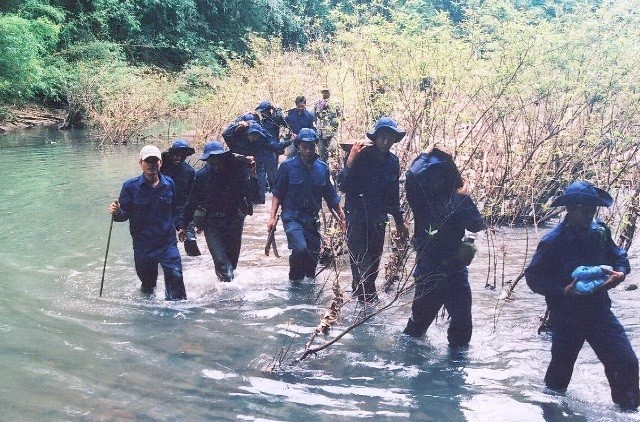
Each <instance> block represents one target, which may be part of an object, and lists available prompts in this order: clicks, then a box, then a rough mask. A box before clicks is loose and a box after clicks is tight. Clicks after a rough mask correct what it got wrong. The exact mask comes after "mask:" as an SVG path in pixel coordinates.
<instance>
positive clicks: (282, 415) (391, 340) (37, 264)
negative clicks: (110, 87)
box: [0, 129, 640, 422]
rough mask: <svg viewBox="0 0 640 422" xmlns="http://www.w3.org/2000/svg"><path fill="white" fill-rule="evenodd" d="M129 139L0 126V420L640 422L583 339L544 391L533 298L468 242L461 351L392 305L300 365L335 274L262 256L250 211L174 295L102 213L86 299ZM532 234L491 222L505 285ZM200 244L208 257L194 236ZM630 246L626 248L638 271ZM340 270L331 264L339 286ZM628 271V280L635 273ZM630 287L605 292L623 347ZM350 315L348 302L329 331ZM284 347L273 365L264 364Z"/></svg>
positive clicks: (129, 164) (262, 218) (129, 165)
mask: <svg viewBox="0 0 640 422" xmlns="http://www.w3.org/2000/svg"><path fill="white" fill-rule="evenodd" d="M160 146H161V147H163V148H164V147H166V146H167V145H160ZM139 148H140V145H133V146H118V147H115V148H113V149H110V150H107V151H98V150H97V149H96V146H95V144H94V143H92V142H91V141H89V140H87V138H86V135H85V134H84V133H82V132H70V133H60V132H57V131H56V130H49V129H38V130H34V131H26V132H21V133H19V134H11V135H3V136H0V187H1V189H0V191H1V192H2V200H1V201H0V222H1V223H0V224H1V230H0V283H1V286H2V291H3V292H4V293H3V294H2V295H0V356H1V357H0V373H1V376H0V409H2V410H1V411H0V415H1V416H0V419H1V420H6V421H12V420H15V421H28V420H34V421H45V420H72V421H76V420H78V421H129V420H137V421H165V420H166V421H204V420H215V421H218V420H229V421H231V420H233V421H309V422H311V421H341V420H350V421H353V420H381V421H382V420H391V421H431V420H433V421H463V420H469V421H541V420H548V421H555V420H575V421H582V420H598V421H600V420H640V417H639V416H638V415H637V414H629V413H622V412H620V411H619V410H618V409H617V408H616V407H615V406H614V405H613V404H612V402H611V399H610V394H609V388H608V385H607V382H606V378H605V375H604V370H603V367H602V365H601V364H600V363H599V362H598V360H597V359H596V357H595V355H594V353H593V351H592V350H591V349H590V348H589V346H588V345H585V347H584V348H583V350H582V352H581V354H580V356H579V358H578V363H577V365H576V370H575V372H574V376H573V379H572V382H571V384H570V386H569V389H568V391H567V394H566V395H565V396H555V395H551V394H549V393H547V392H545V390H544V386H543V381H542V380H543V377H544V372H545V370H546V366H547V364H548V361H549V358H550V352H549V349H550V345H551V343H550V339H549V338H548V337H546V336H544V335H543V336H539V335H538V334H537V333H536V328H537V325H538V316H539V315H540V314H541V313H542V312H543V311H544V309H545V306H544V300H543V298H542V297H541V296H537V295H534V294H533V293H531V292H530V291H529V289H528V288H527V286H526V285H525V283H524V282H522V283H521V284H520V285H519V286H518V287H517V288H516V300H515V301H513V302H509V303H506V304H505V303H503V302H500V303H499V304H498V306H497V307H496V303H497V302H496V300H497V298H498V295H499V293H500V284H501V279H502V270H501V268H500V267H501V266H502V264H501V263H499V268H498V271H499V273H500V274H498V276H497V278H498V279H497V283H498V289H496V290H488V289H485V287H484V285H485V279H486V271H487V268H488V255H487V246H486V241H485V240H484V239H483V237H482V236H480V238H479V239H478V240H477V242H478V245H479V253H478V256H477V258H476V260H475V261H474V263H473V264H472V266H471V267H470V273H471V282H472V290H473V294H474V305H473V311H474V334H473V338H472V341H471V345H470V347H469V349H468V351H467V352H466V353H450V352H449V350H448V347H447V344H446V328H447V322H446V319H445V320H442V319H439V320H438V321H437V322H436V323H435V324H434V325H433V326H432V327H431V328H430V329H429V331H428V333H427V335H426V337H425V338H423V339H419V340H409V339H406V338H404V337H403V336H401V335H400V333H401V332H402V329H403V328H404V325H405V323H406V319H407V317H408V315H409V312H410V308H409V304H408V303H407V300H404V301H403V303H402V304H401V305H400V306H396V307H394V308H392V309H390V310H388V311H385V312H383V313H381V314H380V315H378V316H376V317H374V318H373V319H372V320H370V321H368V322H367V323H366V324H365V325H363V326H361V327H358V328H356V329H355V330H354V331H352V332H351V333H349V334H347V335H346V336H345V337H343V338H342V339H341V340H340V341H339V342H338V343H337V344H335V345H334V346H333V347H331V348H329V349H327V350H325V351H322V352H320V353H319V354H318V355H316V356H311V357H309V358H307V359H305V360H304V361H302V362H297V363H296V362H295V361H294V358H295V357H298V356H300V354H301V351H302V350H303V348H304V345H305V344H306V343H307V341H308V340H309V338H310V335H311V333H312V331H313V329H314V327H315V326H316V325H317V323H318V322H319V318H320V317H321V315H322V314H323V312H324V307H325V306H326V304H327V302H328V300H329V293H330V288H329V286H330V279H328V278H329V277H331V276H332V274H330V273H329V272H328V271H326V272H324V273H322V274H321V276H320V277H319V278H318V280H316V281H315V282H304V283H302V284H300V285H292V284H291V283H290V282H289V281H288V280H287V259H286V256H288V253H287V252H286V246H285V245H286V242H285V240H284V235H283V233H282V231H281V230H280V231H279V232H278V235H277V239H278V244H279V249H280V252H281V253H282V255H283V257H281V258H279V259H278V258H275V257H273V256H271V257H265V256H264V253H263V247H264V240H265V227H266V221H267V206H264V205H263V206H259V207H257V208H256V213H255V215H254V216H253V217H249V218H247V221H246V224H245V233H244V239H243V242H244V243H243V251H242V254H241V257H240V264H239V269H238V271H237V273H236V274H237V276H236V279H235V280H234V281H233V282H232V283H228V284H222V283H219V282H218V281H216V280H215V276H214V272H213V263H212V261H211V257H210V256H209V254H208V253H206V254H204V255H203V256H200V257H186V256H185V257H184V258H183V266H184V269H185V284H186V288H187V294H188V296H189V299H188V300H187V301H184V302H179V303H168V302H165V301H164V300H162V296H163V295H162V293H161V292H159V294H158V296H159V298H151V299H149V298H144V297H142V296H141V295H140V294H139V292H138V288H139V282H138V280H137V277H136V275H135V272H134V269H133V253H132V249H131V238H130V236H129V232H128V223H116V224H115V225H114V228H113V234H112V239H111V250H110V253H109V257H108V265H107V270H106V277H105V285H104V293H103V296H102V298H99V297H98V291H99V287H100V279H101V274H102V266H103V262H104V261H103V259H104V254H105V247H106V243H107V233H108V231H109V214H108V213H107V205H108V203H109V202H110V201H111V200H112V199H113V198H115V197H117V195H118V193H119V190H120V186H121V184H122V182H123V181H124V180H125V179H126V178H129V177H132V176H135V175H137V174H139V167H138V164H137V153H138V151H139ZM544 231H545V229H543V230H541V231H539V232H537V233H536V232H535V231H533V230H529V231H528V234H527V232H526V231H525V230H524V229H502V230H499V231H498V233H497V240H496V246H497V247H500V246H502V245H503V244H504V245H505V247H506V251H507V255H506V256H507V258H506V263H505V271H504V272H505V279H506V280H508V279H513V278H515V277H516V276H517V275H518V274H519V272H520V271H521V269H522V265H523V261H524V260H525V254H526V249H527V242H526V238H527V236H528V237H529V238H530V239H529V242H528V244H529V246H528V248H529V253H531V250H532V249H533V248H534V247H535V244H536V242H537V239H538V238H539V236H540V235H541V234H542V233H544ZM638 243H640V242H639V241H636V244H638ZM199 244H200V248H201V250H202V251H203V252H204V251H206V244H205V242H204V236H200V238H199ZM180 248H182V246H180ZM637 255H638V247H637V246H635V247H634V248H633V249H632V250H631V258H632V265H633V266H634V267H635V268H638V267H639V264H640V262H639V261H638V258H637ZM348 273H349V270H348V266H346V265H343V266H342V267H341V279H342V280H343V285H344V286H345V287H347V286H349V285H350V281H349V277H348ZM637 274H638V272H636V273H632V275H630V276H629V278H628V281H627V282H626V283H640V276H638V275H637ZM490 279H491V282H493V275H492V276H491V278H490ZM162 285H163V282H162V280H159V286H162ZM160 290H161V289H160ZM639 295H640V293H638V291H637V290H636V291H625V290H624V289H617V290H616V291H614V292H612V298H613V301H614V311H615V313H616V314H617V315H618V317H619V318H620V320H621V322H622V323H623V325H625V327H626V328H627V331H628V334H629V336H630V339H631V343H632V344H633V346H634V348H635V349H636V351H640V326H639V321H640V320H639V319H638V316H639V315H638V314H639V309H640V305H638V298H639V297H640V296H639ZM387 299H388V298H387V297H385V296H384V295H383V297H382V300H383V301H384V300H387ZM357 312H359V308H358V307H357V306H356V305H355V304H353V303H351V302H349V303H347V304H346V305H345V308H344V310H343V316H344V321H342V323H341V324H340V325H339V327H343V326H344V325H345V324H347V323H348V322H350V321H352V320H353V318H354V316H355V315H356V314H357ZM334 332H336V330H334ZM320 340H322V339H321V338H318V339H316V342H319V341H320ZM283 348H284V349H285V350H288V351H289V354H287V355H286V359H284V361H283V363H282V366H281V367H280V368H279V369H277V370H275V371H268V370H265V368H266V367H267V366H268V365H269V364H270V362H272V361H273V358H274V357H276V356H277V355H278V354H279V352H280V350H282V349H283Z"/></svg>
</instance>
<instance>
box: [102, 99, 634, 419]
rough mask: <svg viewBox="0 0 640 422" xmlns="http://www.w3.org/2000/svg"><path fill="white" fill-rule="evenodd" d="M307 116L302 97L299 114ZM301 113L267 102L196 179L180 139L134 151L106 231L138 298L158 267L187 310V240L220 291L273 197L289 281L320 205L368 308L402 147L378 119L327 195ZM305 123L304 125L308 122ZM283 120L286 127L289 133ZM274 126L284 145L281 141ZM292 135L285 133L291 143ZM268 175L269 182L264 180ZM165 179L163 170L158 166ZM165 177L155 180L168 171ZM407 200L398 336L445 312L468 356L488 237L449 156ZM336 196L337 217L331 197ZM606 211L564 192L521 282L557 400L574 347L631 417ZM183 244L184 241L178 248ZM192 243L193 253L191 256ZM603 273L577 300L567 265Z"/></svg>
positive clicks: (329, 183) (300, 263)
mask: <svg viewBox="0 0 640 422" xmlns="http://www.w3.org/2000/svg"><path fill="white" fill-rule="evenodd" d="M299 100H300V104H305V103H306V101H305V100H304V97H299V98H298V99H296V103H297V104H298V102H299ZM303 109H304V106H302V107H298V108H296V109H295V112H294V113H297V114H293V115H292V114H291V111H290V112H289V113H288V115H287V116H286V117H283V116H282V115H281V113H279V112H278V109H277V108H275V107H273V106H272V105H271V103H269V102H268V101H263V102H261V103H260V104H259V105H258V107H257V108H256V113H250V114H244V115H242V116H240V117H239V118H238V119H236V121H234V122H233V123H232V124H231V125H230V126H229V127H228V128H227V129H226V130H225V131H224V133H223V138H224V140H225V143H226V146H227V147H228V148H227V147H225V145H223V144H222V143H221V142H218V141H211V142H208V143H206V144H205V146H204V151H203V153H202V155H201V156H200V157H199V159H200V160H202V161H204V162H205V164H204V166H203V167H202V168H201V169H200V170H198V171H197V172H195V171H194V170H193V168H191V166H189V165H188V164H186V163H185V158H186V157H187V156H188V155H191V154H194V153H195V151H194V150H193V148H191V147H190V146H189V145H188V143H187V142H186V141H184V140H177V141H175V142H174V143H173V145H172V147H171V148H170V149H169V151H167V152H166V153H165V158H164V161H166V160H169V163H166V162H163V155H162V153H161V152H160V150H159V149H158V148H157V147H155V146H152V145H148V146H145V147H144V148H142V150H141V151H140V160H139V163H140V167H141V169H142V175H140V176H138V177H135V178H132V179H129V180H127V181H126V182H125V183H124V184H123V186H122V190H121V193H120V197H119V199H118V200H116V201H114V202H113V203H112V204H110V205H109V212H110V213H111V214H112V217H113V219H114V221H126V220H129V221H130V232H131V235H132V238H133V248H134V261H135V268H136V272H137V274H138V277H139V278H140V280H141V282H142V287H141V289H142V291H143V292H145V293H152V292H153V290H154V288H155V285H156V279H157V276H158V265H160V266H161V267H162V268H163V270H164V275H165V298H166V299H167V300H182V299H186V291H185V287H184V281H183V277H182V266H181V260H180V253H179V251H178V248H177V239H176V231H177V237H178V239H179V240H181V241H184V242H185V251H186V252H187V253H188V254H190V255H191V254H193V255H196V254H199V253H200V252H199V250H197V244H195V235H196V234H195V232H196V230H195V227H197V228H198V229H200V230H201V231H203V232H204V236H205V239H206V242H207V246H208V248H209V251H210V253H211V256H212V257H213V261H214V266H215V272H216V275H217V277H218V279H219V280H221V281H226V282H229V281H231V280H233V274H234V270H235V269H236V267H237V265H238V257H239V255H240V248H241V240H242V230H243V224H244V219H245V217H246V216H247V215H251V214H252V213H253V205H254V204H259V203H264V202H265V197H266V190H267V187H268V188H269V189H270V190H271V192H272V197H271V208H270V215H269V221H268V229H269V230H272V229H275V225H276V224H277V223H276V222H277V215H278V213H279V212H280V215H281V217H282V222H283V227H284V231H285V234H286V237H287V242H288V248H289V249H290V250H291V255H290V256H289V278H290V280H292V281H293V282H295V281H298V280H301V279H303V278H305V277H309V278H314V277H315V275H316V267H317V264H318V259H319V254H320V249H321V243H322V238H321V233H320V228H321V227H320V226H321V224H320V219H319V214H320V211H321V209H322V201H323V200H324V202H325V204H326V206H327V207H328V208H329V209H330V210H331V212H332V213H333V214H334V216H335V218H336V219H337V220H338V223H339V225H340V227H341V228H342V230H344V231H345V233H346V240H347V246H348V251H349V261H350V266H351V271H352V294H353V296H354V297H355V298H357V300H358V301H359V302H361V303H363V304H365V305H367V304H374V303H375V302H377V301H378V297H377V289H376V285H375V281H376V278H377V275H378V270H379V266H380V260H381V256H382V252H383V245H384V241H385V232H386V227H387V225H388V224H389V223H388V220H389V217H388V216H389V215H390V216H392V217H393V219H394V222H395V228H396V230H397V232H398V234H399V235H400V236H402V237H405V238H407V237H408V236H409V227H408V225H407V223H406V222H405V221H404V217H403V209H402V208H401V205H400V164H399V160H398V157H397V156H396V155H395V154H393V153H392V152H391V151H390V149H391V147H392V146H393V144H394V143H396V142H399V141H400V140H401V139H402V138H403V137H404V136H405V134H406V132H405V131H403V130H401V129H400V128H399V127H398V125H397V124H396V122H395V121H394V120H393V119H391V118H390V117H382V118H380V119H379V120H378V121H377V122H376V123H375V126H374V127H373V129H372V130H371V131H368V132H367V133H366V137H367V138H368V139H367V140H363V141H357V142H355V143H353V145H351V147H350V149H349V150H348V153H347V154H346V157H345V159H344V167H343V168H342V170H341V171H340V172H339V174H338V176H337V181H336V183H335V184H334V182H333V180H332V178H331V175H330V172H329V167H328V165H327V163H326V162H324V161H322V160H320V159H319V156H318V153H317V152H318V150H317V144H318V142H319V137H318V134H317V133H316V131H315V130H314V129H313V128H312V127H311V128H310V127H306V126H305V125H311V124H312V122H313V120H309V121H307V120H308V118H307V117H306V114H305V112H306V109H304V110H303ZM307 113H308V112H307ZM286 119H289V122H288V123H287V122H286ZM283 123H284V124H285V125H287V126H288V127H289V128H290V130H291V133H292V137H291V139H288V140H284V141H280V140H279V133H280V128H281V127H282V126H283ZM293 129H295V130H293ZM291 144H293V146H294V148H295V151H296V153H295V154H292V156H291V158H289V159H287V160H285V161H284V162H283V163H282V164H280V166H279V167H278V166H277V162H278V155H279V154H281V153H283V151H284V150H285V148H287V147H289V146H290V145H291ZM274 158H275V168H276V169H277V172H276V174H275V175H272V176H271V177H270V176H269V175H268V174H269V172H270V170H268V169H269V168H271V169H273V167H274V163H273V161H272V160H273V159H274ZM161 166H162V167H161ZM165 169H166V170H165ZM405 190H406V198H407V202H408V204H409V206H410V208H411V210H412V212H413V216H414V225H415V227H414V235H413V239H412V240H413V246H414V249H415V251H416V255H415V271H414V274H413V276H414V279H415V291H414V299H413V303H412V307H411V316H410V317H409V319H408V322H407V325H406V327H405V329H404V334H406V335H408V336H411V337H420V336H422V335H424V334H425V332H426V331H427V329H428V327H429V326H430V325H431V324H432V322H433V321H434V319H435V317H436V315H437V313H438V311H439V310H440V309H441V308H442V306H444V307H445V309H446V310H447V312H448V313H449V315H450V317H451V321H450V324H449V329H448V341H449V344H450V346H451V347H454V348H459V347H466V346H467V345H468V344H469V342H470V339H471V334H472V314H471V303H472V297H471V288H470V285H469V278H468V269H467V265H468V262H464V261H461V260H460V259H459V258H458V255H459V253H458V252H459V249H460V247H461V243H462V238H463V236H464V234H465V231H471V232H479V231H481V230H483V229H485V228H486V226H485V224H484V222H483V219H482V216H481V215H480V212H479V211H478V208H477V206H476V205H475V203H474V202H473V200H472V199H471V197H470V196H469V195H468V192H467V186H466V184H465V183H464V182H463V180H462V178H461V176H460V172H459V171H458V169H457V168H456V165H455V163H454V161H453V159H452V157H451V156H450V155H449V154H447V153H445V152H444V151H442V150H440V149H438V148H430V149H428V150H427V151H426V152H424V153H422V154H420V155H419V156H418V157H417V158H416V159H415V160H414V161H413V162H412V164H411V165H410V166H409V169H408V170H407V171H406V184H405ZM338 191H341V192H343V193H344V194H345V200H344V210H343V207H342V206H341V198H340V196H339V194H338ZM612 202H613V200H612V199H611V196H609V195H608V194H607V193H606V192H605V191H603V190H601V189H598V188H596V187H595V186H593V185H592V184H591V183H589V182H585V181H577V182H574V183H572V184H570V185H569V186H568V187H567V188H566V189H565V192H564V194H562V195H560V196H558V197H557V198H556V199H555V201H554V202H553V203H552V206H565V207H566V210H567V212H566V217H565V218H564V220H563V221H562V222H561V223H560V224H559V225H558V226H557V227H556V228H554V229H553V230H552V231H551V232H550V233H548V234H547V235H546V236H545V237H544V238H543V239H542V241H541V242H540V244H539V245H538V248H537V251H536V253H535V254H534V256H533V258H532V260H531V263H530V264H529V266H528V267H527V269H526V271H525V276H526V280H527V283H528V285H529V286H530V288H531V289H532V290H533V291H534V292H536V293H539V294H542V295H544V296H545V299H546V302H547V304H548V307H549V310H550V320H551V325H552V327H553V340H552V347H551V355H552V358H551V363H550V364H549V368H548V371H547V374H546V376H545V382H546V384H547V386H549V387H550V388H552V389H554V390H558V391H562V390H564V389H566V388H567V386H568V384H569V381H570V379H571V374H572V371H573V367H574V364H575V361H576V358H577V356H578V352H579V351H580V349H581V347H582V345H583V343H584V341H585V340H586V341H588V342H589V344H590V345H591V347H592V348H593V349H594V351H595V352H596V354H597V356H598V358H599V359H600V360H601V361H602V363H603V364H604V367H605V374H606V376H607V379H608V381H609V384H610V386H611V395H612V398H613V401H614V402H615V403H617V404H618V405H620V406H622V407H624V408H627V409H635V408H637V407H638V405H640V392H639V390H638V360H637V358H636V355H635V353H634V351H633V349H632V347H631V345H630V342H629V340H628V338H627V336H626V334H625V330H624V328H623V327H622V325H621V324H620V323H619V321H618V320H617V319H616V317H615V316H614V314H613V313H612V312H611V309H610V305H611V300H610V298H609V295H608V290H609V289H611V288H614V287H616V286H618V285H619V284H620V283H621V282H622V281H623V280H624V279H625V276H626V274H628V273H629V271H630V267H629V261H628V259H627V255H626V252H625V251H624V250H623V249H621V248H619V247H618V246H616V245H615V243H614V242H613V240H612V238H611V232H610V230H609V228H608V227H607V226H606V225H605V224H603V223H601V222H599V221H598V220H595V219H594V217H595V215H596V210H597V207H599V206H607V207H608V206H610V205H611V204H612ZM187 242H193V243H191V244H190V246H189V247H188V248H187ZM194 244H195V249H194V248H193V245H194ZM581 265H602V266H610V267H611V268H612V269H610V270H609V269H607V270H606V274H607V279H606V281H605V282H604V284H603V285H602V286H600V287H599V288H597V289H595V290H594V291H593V292H588V293H583V292H580V291H578V290H576V288H575V286H576V281H577V280H573V279H572V278H571V273H572V272H573V270H574V269H575V268H576V267H577V266H581Z"/></svg>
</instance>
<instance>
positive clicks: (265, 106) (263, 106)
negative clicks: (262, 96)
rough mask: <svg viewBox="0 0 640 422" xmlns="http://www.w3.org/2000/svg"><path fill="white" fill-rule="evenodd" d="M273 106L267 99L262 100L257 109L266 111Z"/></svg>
mask: <svg viewBox="0 0 640 422" xmlns="http://www.w3.org/2000/svg"><path fill="white" fill-rule="evenodd" d="M271 107H272V105H271V103H270V102H269V101H267V100H265V101H260V104H258V107H256V111H265V110H269V109H270V108H271Z"/></svg>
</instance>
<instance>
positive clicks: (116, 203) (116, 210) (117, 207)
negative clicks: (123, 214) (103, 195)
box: [109, 199, 120, 215]
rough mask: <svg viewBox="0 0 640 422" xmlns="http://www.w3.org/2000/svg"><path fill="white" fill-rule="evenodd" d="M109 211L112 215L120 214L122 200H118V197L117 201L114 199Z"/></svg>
mask: <svg viewBox="0 0 640 422" xmlns="http://www.w3.org/2000/svg"><path fill="white" fill-rule="evenodd" d="M109 212H110V213H111V215H118V214H120V201H118V200H117V199H116V200H115V201H113V202H112V203H111V204H110V205H109Z"/></svg>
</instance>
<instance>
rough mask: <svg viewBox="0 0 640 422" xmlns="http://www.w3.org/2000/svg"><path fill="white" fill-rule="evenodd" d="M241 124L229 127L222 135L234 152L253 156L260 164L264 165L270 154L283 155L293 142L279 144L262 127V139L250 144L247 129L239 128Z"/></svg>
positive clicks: (237, 123)
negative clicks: (267, 155)
mask: <svg viewBox="0 0 640 422" xmlns="http://www.w3.org/2000/svg"><path fill="white" fill-rule="evenodd" d="M239 125H240V122H235V123H232V124H231V125H229V126H228V127H227V128H226V129H225V131H224V132H223V133H222V137H223V138H224V141H225V142H226V144H227V146H229V149H230V150H231V151H232V152H235V153H237V154H242V155H251V156H253V158H255V160H256V162H257V163H258V164H260V163H263V162H264V160H265V158H266V157H265V155H266V154H268V153H273V152H275V153H277V154H281V153H282V152H283V151H284V149H285V148H286V147H288V146H289V145H291V141H286V142H278V140H277V139H275V138H274V137H273V136H271V134H270V133H269V132H267V131H266V130H264V128H262V127H260V135H261V136H260V138H259V139H258V140H257V141H255V142H249V138H248V137H247V130H246V128H238V126H239Z"/></svg>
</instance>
